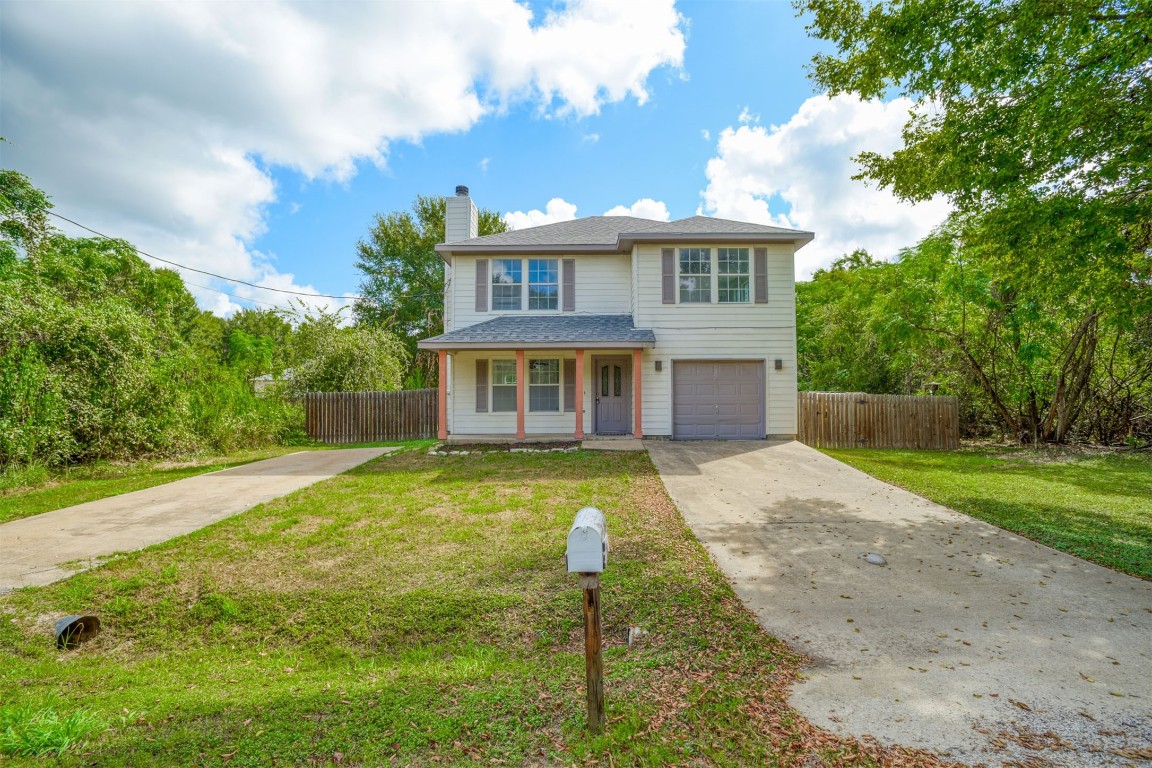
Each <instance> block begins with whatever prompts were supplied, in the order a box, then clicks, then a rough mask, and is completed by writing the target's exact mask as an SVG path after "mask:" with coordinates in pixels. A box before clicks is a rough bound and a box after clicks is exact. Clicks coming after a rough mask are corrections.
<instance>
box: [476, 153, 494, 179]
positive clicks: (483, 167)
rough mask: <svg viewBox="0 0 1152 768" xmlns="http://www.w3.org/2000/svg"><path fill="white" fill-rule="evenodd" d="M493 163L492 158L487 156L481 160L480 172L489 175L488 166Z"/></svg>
mask: <svg viewBox="0 0 1152 768" xmlns="http://www.w3.org/2000/svg"><path fill="white" fill-rule="evenodd" d="M491 164H492V158H490V157H486V158H484V159H483V160H481V161H480V162H479V164H478V165H479V168H480V173H482V174H485V175H487V174H488V166H489V165H491Z"/></svg>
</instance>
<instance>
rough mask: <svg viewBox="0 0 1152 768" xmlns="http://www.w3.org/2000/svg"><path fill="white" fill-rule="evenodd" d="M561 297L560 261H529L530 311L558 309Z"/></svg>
mask: <svg viewBox="0 0 1152 768" xmlns="http://www.w3.org/2000/svg"><path fill="white" fill-rule="evenodd" d="M559 297H560V267H559V259H528V309H556V308H557V307H558V306H559V303H558V302H559Z"/></svg>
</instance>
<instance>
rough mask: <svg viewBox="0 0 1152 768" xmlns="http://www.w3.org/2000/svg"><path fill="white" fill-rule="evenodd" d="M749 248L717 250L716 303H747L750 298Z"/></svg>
mask: <svg viewBox="0 0 1152 768" xmlns="http://www.w3.org/2000/svg"><path fill="white" fill-rule="evenodd" d="M749 282H750V281H749V272H748V249H747V248H717V249H716V301H718V302H719V303H721V304H740V303H747V302H748V298H749Z"/></svg>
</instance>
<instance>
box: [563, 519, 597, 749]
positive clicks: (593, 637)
mask: <svg viewBox="0 0 1152 768" xmlns="http://www.w3.org/2000/svg"><path fill="white" fill-rule="evenodd" d="M564 557H565V560H566V561H567V563H568V572H569V573H578V574H580V587H581V588H582V589H583V590H584V668H585V670H584V671H585V677H586V679H587V682H588V730H590V731H592V732H593V733H600V731H601V730H603V729H604V656H603V653H602V652H601V642H600V638H601V632H600V574H601V573H602V572H603V571H604V567H605V566H606V565H607V564H608V528H607V527H606V525H605V523H604V513H603V512H601V511H600V510H598V509H596V508H595V507H584V509H582V510H580V511H579V512H577V513H576V520H575V521H574V522H573V523H572V529H571V530H570V531H568V548H567V551H566V553H565V556H564Z"/></svg>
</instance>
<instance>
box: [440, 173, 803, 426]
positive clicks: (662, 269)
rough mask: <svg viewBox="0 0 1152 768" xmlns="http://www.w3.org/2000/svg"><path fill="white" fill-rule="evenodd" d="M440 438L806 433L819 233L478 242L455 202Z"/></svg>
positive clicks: (655, 229)
mask: <svg viewBox="0 0 1152 768" xmlns="http://www.w3.org/2000/svg"><path fill="white" fill-rule="evenodd" d="M447 202H448V205H447V212H446V217H447V218H446V237H445V239H446V240H447V242H445V243H442V244H440V245H438V246H436V250H437V252H438V253H439V254H440V256H441V258H443V259H444V262H445V264H446V270H447V272H446V281H445V295H444V328H445V332H444V333H443V334H442V335H440V336H435V337H433V338H430V339H426V340H424V341H422V342H420V347H421V348H422V349H430V350H436V351H437V352H438V354H439V361H440V391H439V411H440V414H439V415H440V438H441V439H449V440H455V441H475V440H480V439H493V438H505V439H521V440H524V439H529V440H530V439H539V438H544V437H567V438H575V439H582V438H584V437H585V436H586V435H629V434H630V435H632V436H634V437H637V438H639V437H645V436H666V437H672V438H675V439H693V438H696V439H700V438H711V439H763V438H765V437H776V436H780V437H794V436H795V434H796V304H795V278H794V266H793V262H794V255H795V252H796V250H797V249H799V248H801V247H802V246H803V245H804V244H805V243H807V242H808V241H810V240H811V239H812V233H811V232H802V231H799V230H794V229H783V228H780V227H770V226H763V225H760V224H745V223H741V222H736V221H727V220H724V219H715V218H709V217H706V216H693V217H691V218H687V219H680V220H678V221H671V222H662V221H650V220H648V219H638V218H633V217H629V216H592V217H589V218H584V219H576V220H574V221H565V222H560V223H557V224H546V225H544V226H539V227H532V228H529V229H519V230H514V231H511V232H504V233H501V234H497V235H489V236H487V237H477V236H476V206H475V205H474V204H473V203H472V200H471V198H470V197H469V196H468V188H467V187H457V188H456V196H455V197H450V198H448V201H447Z"/></svg>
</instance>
